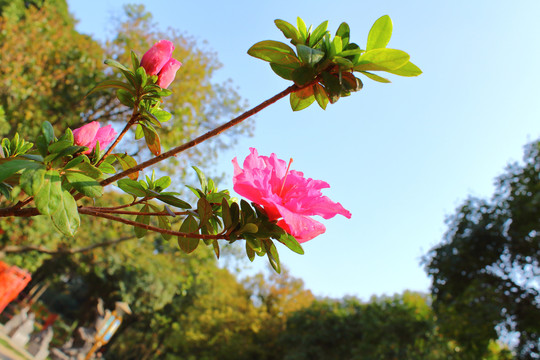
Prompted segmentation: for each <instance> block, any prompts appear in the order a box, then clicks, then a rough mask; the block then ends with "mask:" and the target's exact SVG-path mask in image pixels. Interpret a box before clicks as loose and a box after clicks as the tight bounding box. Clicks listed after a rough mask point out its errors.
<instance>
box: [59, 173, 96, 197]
mask: <svg viewBox="0 0 540 360" xmlns="http://www.w3.org/2000/svg"><path fill="white" fill-rule="evenodd" d="M65 177H66V179H67V181H68V182H69V183H70V184H71V186H73V187H74V188H75V189H76V190H77V191H78V192H80V193H81V194H84V195H86V196H88V197H91V198H98V197H101V195H103V187H102V186H101V185H100V184H99V183H98V182H97V181H96V180H94V179H92V178H91V177H89V176H87V175H84V174H81V173H78V172H73V171H66V173H65Z"/></svg>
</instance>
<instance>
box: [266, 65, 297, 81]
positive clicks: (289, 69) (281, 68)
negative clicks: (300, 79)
mask: <svg viewBox="0 0 540 360" xmlns="http://www.w3.org/2000/svg"><path fill="white" fill-rule="evenodd" d="M300 65H301V63H300V61H298V62H296V63H290V64H285V65H281V64H276V63H270V67H271V68H272V70H273V71H274V72H275V73H276V74H277V75H278V76H280V77H282V78H284V79H285V80H293V75H292V74H293V71H294V70H296V69H298V68H299V67H300Z"/></svg>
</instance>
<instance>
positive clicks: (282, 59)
mask: <svg viewBox="0 0 540 360" xmlns="http://www.w3.org/2000/svg"><path fill="white" fill-rule="evenodd" d="M248 54H249V55H251V56H253V57H256V58H258V59H261V60H264V61H268V62H273V63H277V64H290V63H294V62H298V58H297V57H296V54H295V53H294V50H293V49H292V48H291V47H290V46H289V45H287V44H284V43H282V42H279V41H273V40H265V41H260V42H258V43H256V44H255V45H253V46H252V47H251V48H249V50H248Z"/></svg>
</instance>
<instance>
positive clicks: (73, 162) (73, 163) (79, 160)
mask: <svg viewBox="0 0 540 360" xmlns="http://www.w3.org/2000/svg"><path fill="white" fill-rule="evenodd" d="M85 157H86V156H77V157H74V158H73V159H71V160H70V161H68V163H67V164H66V165H65V166H64V170H68V169H71V168H72V167H74V166H77V165H79V164H80V163H82V162H83V161H84V158H85Z"/></svg>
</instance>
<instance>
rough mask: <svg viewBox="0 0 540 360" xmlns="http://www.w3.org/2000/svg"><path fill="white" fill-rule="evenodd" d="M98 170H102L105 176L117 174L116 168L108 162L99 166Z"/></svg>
mask: <svg viewBox="0 0 540 360" xmlns="http://www.w3.org/2000/svg"><path fill="white" fill-rule="evenodd" d="M98 169H99V170H101V172H103V173H105V174H115V173H116V169H115V168H114V166H112V165H111V164H109V163H107V162H102V163H101V164H99V166H98Z"/></svg>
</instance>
